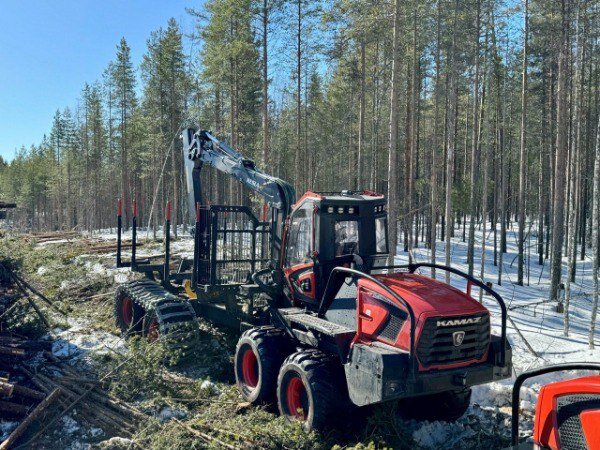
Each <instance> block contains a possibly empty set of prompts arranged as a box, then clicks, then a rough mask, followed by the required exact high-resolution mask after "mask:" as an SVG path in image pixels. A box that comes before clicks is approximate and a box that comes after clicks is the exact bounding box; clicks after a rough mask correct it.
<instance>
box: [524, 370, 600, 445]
mask: <svg viewBox="0 0 600 450" xmlns="http://www.w3.org/2000/svg"><path fill="white" fill-rule="evenodd" d="M574 394H600V376H590V377H582V378H577V379H574V380H567V381H559V382H557V383H551V384H547V385H546V386H543V387H542V388H541V389H540V393H539V395H538V401H537V406H536V410H535V423H534V428H533V440H534V442H535V443H536V444H537V445H539V446H542V447H546V448H549V449H551V450H560V449H561V446H560V437H559V434H558V418H557V411H556V404H557V399H558V398H559V397H562V396H565V395H574ZM580 419H581V425H582V427H583V430H584V434H585V436H586V440H587V441H588V446H589V448H590V450H600V431H599V430H600V411H597V410H589V411H585V412H583V413H581V415H580Z"/></svg>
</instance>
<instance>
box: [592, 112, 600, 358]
mask: <svg viewBox="0 0 600 450" xmlns="http://www.w3.org/2000/svg"><path fill="white" fill-rule="evenodd" d="M595 153H596V155H595V158H594V178H593V185H594V186H593V189H592V192H593V195H592V205H593V206H592V252H593V255H594V256H593V258H594V263H593V269H592V279H593V282H594V294H593V300H592V316H591V319H590V334H589V343H590V348H594V334H595V332H596V316H597V314H598V294H599V291H600V285H599V284H598V265H599V263H600V261H599V260H600V255H599V254H598V253H599V250H600V249H599V248H598V221H599V220H600V116H599V117H598V126H597V128H596V152H595Z"/></svg>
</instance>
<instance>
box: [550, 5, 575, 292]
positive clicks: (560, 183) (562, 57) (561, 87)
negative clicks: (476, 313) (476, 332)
mask: <svg viewBox="0 0 600 450" xmlns="http://www.w3.org/2000/svg"><path fill="white" fill-rule="evenodd" d="M568 7H569V6H568V0H562V1H561V9H562V42H561V44H560V54H559V59H558V86H557V93H556V95H557V106H556V107H557V111H556V116H557V118H556V127H557V130H556V132H557V135H556V164H555V165H554V166H555V176H554V178H555V180H554V190H555V192H554V208H553V211H554V217H553V221H552V258H551V260H552V262H551V284H550V300H551V301H557V300H558V289H559V285H560V281H561V275H562V247H563V241H564V225H565V223H564V222H565V215H564V206H565V171H564V170H563V168H562V167H560V166H559V162H564V161H566V160H567V155H568V150H569V149H568V133H569V124H568V117H567V113H568V107H569V105H568V103H567V75H568V71H569V51H570V49H569V30H568V28H569V18H568V11H567V8H568Z"/></svg>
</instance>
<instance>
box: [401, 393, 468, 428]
mask: <svg viewBox="0 0 600 450" xmlns="http://www.w3.org/2000/svg"><path fill="white" fill-rule="evenodd" d="M470 403H471V389H470V388H467V389H463V390H460V391H446V392H440V393H438V394H431V395H426V396H420V397H415V398H411V399H407V400H401V401H400V411H401V414H402V415H403V416H406V417H410V418H411V419H416V420H428V421H430V422H432V421H435V420H442V421H445V422H454V421H456V420H458V419H459V418H460V417H462V416H463V415H464V414H465V413H466V412H467V409H469V404H470Z"/></svg>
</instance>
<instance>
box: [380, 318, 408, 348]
mask: <svg viewBox="0 0 600 450" xmlns="http://www.w3.org/2000/svg"><path fill="white" fill-rule="evenodd" d="M403 323H404V319H403V318H402V317H400V316H399V315H397V314H394V312H392V311H390V315H389V317H388V320H387V322H386V324H385V325H384V327H383V328H382V329H381V331H380V333H379V337H381V338H383V339H386V340H388V341H391V342H395V341H396V338H397V337H398V333H400V328H402V324H403Z"/></svg>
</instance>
